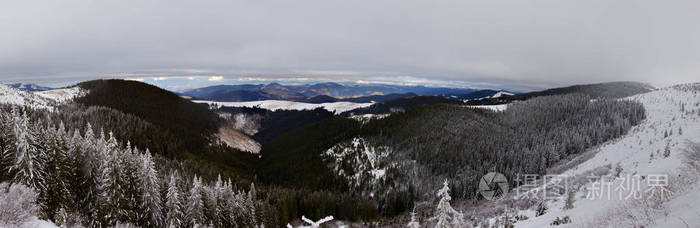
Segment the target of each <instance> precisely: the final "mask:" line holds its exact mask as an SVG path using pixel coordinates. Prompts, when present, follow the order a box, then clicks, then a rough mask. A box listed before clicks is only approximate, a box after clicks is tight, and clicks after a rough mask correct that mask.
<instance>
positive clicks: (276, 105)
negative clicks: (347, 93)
mask: <svg viewBox="0 0 700 228" xmlns="http://www.w3.org/2000/svg"><path fill="white" fill-rule="evenodd" d="M193 102H196V103H206V104H216V105H219V106H227V107H259V108H263V109H269V110H273V111H275V110H313V109H316V108H324V109H326V110H328V111H330V112H334V113H342V112H345V111H350V110H353V109H356V108H364V107H368V106H370V105H372V104H373V103H354V102H332V103H321V104H311V103H302V102H294V101H281V100H265V101H246V102H219V101H204V100H193Z"/></svg>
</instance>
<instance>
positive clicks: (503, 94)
mask: <svg viewBox="0 0 700 228" xmlns="http://www.w3.org/2000/svg"><path fill="white" fill-rule="evenodd" d="M502 96H513V94H512V93H509V92H506V91H498V93H496V94H494V95H491V96H490V97H489V98H497V97H502Z"/></svg>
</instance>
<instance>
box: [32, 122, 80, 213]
mask: <svg viewBox="0 0 700 228" xmlns="http://www.w3.org/2000/svg"><path fill="white" fill-rule="evenodd" d="M43 135H44V137H41V139H42V140H43V141H42V142H41V144H42V145H44V149H45V150H46V152H45V153H46V157H45V159H44V160H45V161H46V162H45V164H44V165H43V167H42V168H43V170H42V173H43V174H44V175H43V177H42V183H43V185H42V187H41V188H39V189H38V192H39V197H38V198H37V202H38V204H39V207H40V212H41V213H40V214H41V217H42V218H44V219H48V220H51V221H54V222H56V221H57V218H56V216H57V214H58V212H59V211H61V209H65V208H66V207H67V206H68V205H71V204H72V203H71V202H72V200H73V199H72V197H71V194H70V192H69V191H68V186H67V184H66V181H67V180H68V179H69V175H70V165H71V164H70V162H69V158H68V150H69V148H68V144H67V142H66V140H65V139H66V137H65V127H64V126H63V124H62V123H61V125H60V126H59V129H54V128H53V127H48V128H47V129H45V130H44V134H43ZM64 212H65V210H64Z"/></svg>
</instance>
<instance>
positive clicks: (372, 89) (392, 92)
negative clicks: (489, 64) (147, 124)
mask: <svg viewBox="0 0 700 228" xmlns="http://www.w3.org/2000/svg"><path fill="white" fill-rule="evenodd" d="M474 92H479V93H477V94H472V93H474ZM498 92H501V90H477V89H472V88H443V87H425V86H403V85H387V84H340V83H335V82H326V83H317V84H306V85H282V84H279V83H270V84H244V85H216V86H209V87H204V88H198V89H193V90H189V91H185V92H182V93H180V94H179V95H181V96H186V97H191V98H192V99H198V100H215V101H233V102H237V101H259V100H287V101H299V102H307V103H327V102H337V101H350V102H369V101H374V102H380V101H386V100H392V99H397V98H402V97H410V96H417V95H425V96H446V97H453V98H460V99H462V98H464V99H473V98H483V97H489V96H493V95H494V94H496V93H498ZM507 92H508V93H512V92H509V91H507ZM469 94H472V95H469Z"/></svg>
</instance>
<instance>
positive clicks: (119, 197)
mask: <svg viewBox="0 0 700 228" xmlns="http://www.w3.org/2000/svg"><path fill="white" fill-rule="evenodd" d="M109 141H111V142H110V143H109V144H107V145H108V146H105V147H103V148H104V150H106V151H103V152H98V153H99V154H106V157H107V159H106V160H105V162H104V163H103V165H102V167H103V168H102V175H101V181H100V188H99V190H100V191H101V192H100V199H99V200H98V210H99V211H98V212H99V213H98V214H97V218H98V219H100V220H102V222H103V225H114V224H115V223H116V222H118V221H119V220H120V219H121V215H123V214H124V213H123V212H122V211H120V210H121V209H122V208H123V206H122V205H123V204H124V203H125V198H124V192H123V185H124V183H123V180H122V173H121V172H122V162H123V160H122V156H121V152H120V151H119V148H118V147H117V146H116V140H115V139H114V137H113V136H112V134H110V139H109Z"/></svg>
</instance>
